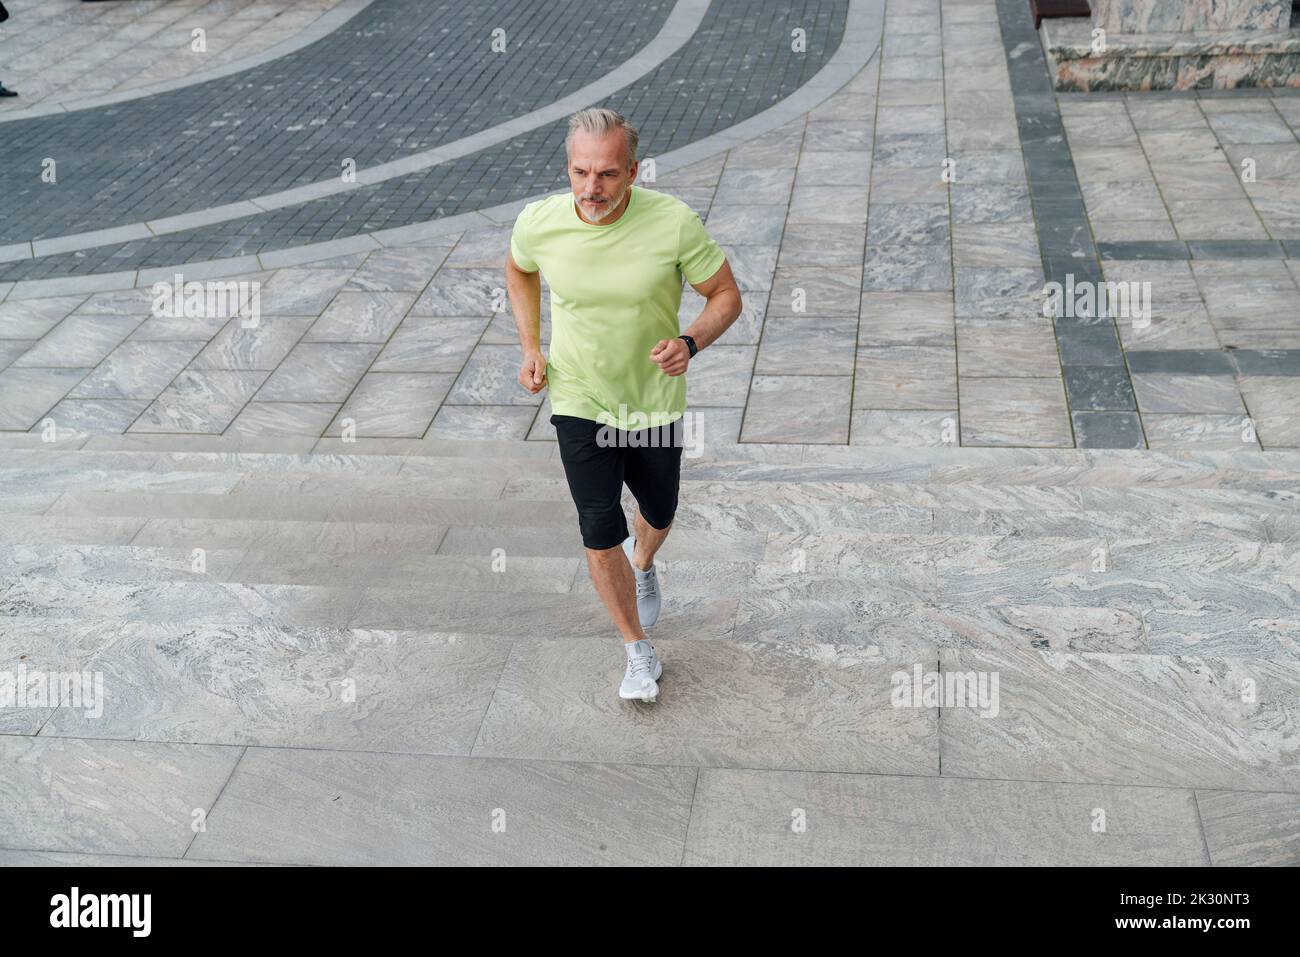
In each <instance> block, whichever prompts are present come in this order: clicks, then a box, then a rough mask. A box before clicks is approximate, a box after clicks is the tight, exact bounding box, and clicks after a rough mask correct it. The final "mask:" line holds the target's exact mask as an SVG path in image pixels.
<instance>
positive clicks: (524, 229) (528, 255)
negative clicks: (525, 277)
mask: <svg viewBox="0 0 1300 957" xmlns="http://www.w3.org/2000/svg"><path fill="white" fill-rule="evenodd" d="M532 219H533V206H532V204H531V203H530V204H529V205H527V206H525V207H524V208H523V211H522V212H520V214H519V215H518V216H516V217H515V228H514V229H513V230H512V231H511V233H510V256H511V258H513V259H514V261H515V265H516V266H518V267H519V268H520V269H522V270H523V271H524V272H537V269H538V266H537V260H535V259H534V258H533V247H532V242H533V240H532V236H530V235H529V232H530V230H529V226H530V225H531V224H532Z"/></svg>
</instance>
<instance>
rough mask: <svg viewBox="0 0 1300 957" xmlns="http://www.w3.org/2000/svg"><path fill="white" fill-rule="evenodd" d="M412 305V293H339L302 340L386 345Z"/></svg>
mask: <svg viewBox="0 0 1300 957" xmlns="http://www.w3.org/2000/svg"><path fill="white" fill-rule="evenodd" d="M414 302H415V294H414V293H406V292H347V291H343V292H340V293H339V294H338V295H337V296H335V297H334V300H333V301H332V302H331V303H330V304H329V306H328V307H327V308H326V310H325V311H324V312H323V313H322V314H321V317H320V318H319V319H317V320H316V322H315V324H314V325H312V327H311V328H310V329H308V330H307V334H306V336H304V337H303V338H304V341H306V342H387V341H388V338H389V337H390V336H391V335H392V334H393V330H394V329H396V328H397V326H398V324H399V323H401V321H402V318H403V317H404V316H405V315H406V312H407V310H408V309H410V308H411V306H412V305H413V304H414Z"/></svg>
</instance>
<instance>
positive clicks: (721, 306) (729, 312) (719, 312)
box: [683, 259, 744, 349]
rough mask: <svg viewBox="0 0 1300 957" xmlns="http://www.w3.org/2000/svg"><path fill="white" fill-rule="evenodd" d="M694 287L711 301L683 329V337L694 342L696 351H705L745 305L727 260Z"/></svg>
mask: <svg viewBox="0 0 1300 957" xmlns="http://www.w3.org/2000/svg"><path fill="white" fill-rule="evenodd" d="M691 287H692V288H693V289H694V290H695V291H696V292H698V293H699V294H700V295H701V296H703V297H704V298H705V299H707V300H708V302H707V303H706V304H705V306H704V311H703V312H702V313H700V315H699V317H698V318H696V320H695V321H694V322H692V323H691V324H690V326H689V327H688V328H686V329H684V330H683V335H688V336H690V337H691V338H692V339H694V340H695V346H696V348H697V349H703V348H704V347H705V346H707V345H709V344H711V343H712V342H714V341H715V340H716V339H717V338H718V337H719V336H721V335H722V334H723V333H724V332H726V331H727V330H728V329H729V328H730V327H731V324H732V323H733V322H735V321H736V319H737V318H739V316H740V312H741V309H742V308H743V307H744V303H743V302H742V301H741V298H740V287H739V286H737V285H736V277H735V276H733V275H732V274H731V263H729V262H727V261H726V260H725V259H724V260H723V261H722V266H721V267H720V268H719V269H718V271H717V272H715V273H714V274H713V275H712V276H710V277H709V278H708V279H706V280H704V282H701V283H694V282H693V283H691Z"/></svg>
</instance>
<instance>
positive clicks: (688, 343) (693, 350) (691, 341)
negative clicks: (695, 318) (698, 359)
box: [677, 336, 700, 359]
mask: <svg viewBox="0 0 1300 957" xmlns="http://www.w3.org/2000/svg"><path fill="white" fill-rule="evenodd" d="M677 338H678V339H685V340H686V348H688V349H690V350H691V358H692V359H694V358H695V353H697V352H699V351H700V350H699V349H697V348H696V347H695V340H694V339H692V338H691V337H690V336H678V337H677Z"/></svg>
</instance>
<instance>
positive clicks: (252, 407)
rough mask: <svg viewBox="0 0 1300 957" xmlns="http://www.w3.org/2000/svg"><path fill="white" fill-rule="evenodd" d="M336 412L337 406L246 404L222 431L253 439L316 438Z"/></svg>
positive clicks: (286, 403) (322, 432)
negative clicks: (253, 437) (298, 436)
mask: <svg viewBox="0 0 1300 957" xmlns="http://www.w3.org/2000/svg"><path fill="white" fill-rule="evenodd" d="M338 410H339V404H338V403H337V402H250V403H248V405H246V406H244V409H243V411H242V412H240V413H239V415H237V416H235V420H234V421H233V422H231V423H230V426H229V428H228V429H227V430H226V431H227V432H228V433H231V434H235V435H253V436H283V435H310V436H320V435H323V434H324V433H325V429H326V427H327V426H328V425H329V424H330V422H331V421H332V420H333V419H334V414H335V413H336V412H338Z"/></svg>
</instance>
